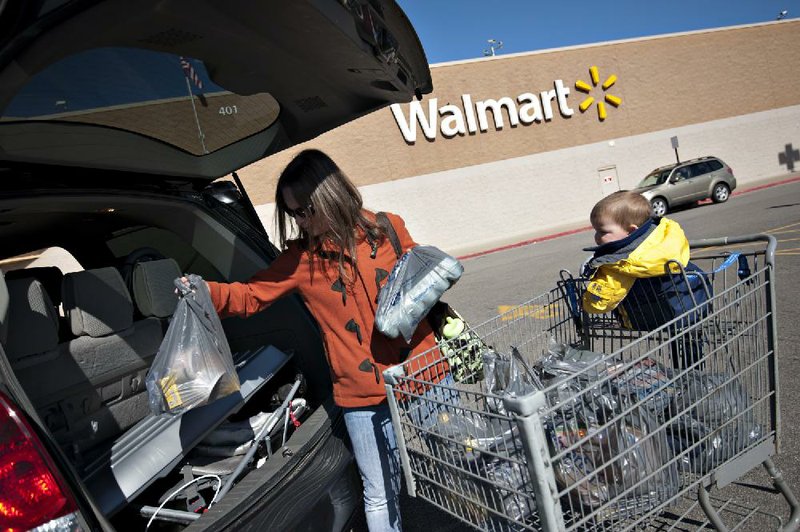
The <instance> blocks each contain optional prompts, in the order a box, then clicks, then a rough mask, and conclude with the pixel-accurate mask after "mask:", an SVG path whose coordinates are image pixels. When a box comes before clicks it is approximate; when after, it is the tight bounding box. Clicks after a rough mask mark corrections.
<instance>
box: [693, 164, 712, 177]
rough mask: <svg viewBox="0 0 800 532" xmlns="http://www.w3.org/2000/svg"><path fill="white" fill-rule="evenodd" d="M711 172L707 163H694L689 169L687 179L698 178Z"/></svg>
mask: <svg viewBox="0 0 800 532" xmlns="http://www.w3.org/2000/svg"><path fill="white" fill-rule="evenodd" d="M710 172H711V168H710V167H709V166H708V163H707V162H705V161H703V162H701V163H694V164H693V165H691V166H690V167H689V177H699V176H702V175H705V174H708V173H710Z"/></svg>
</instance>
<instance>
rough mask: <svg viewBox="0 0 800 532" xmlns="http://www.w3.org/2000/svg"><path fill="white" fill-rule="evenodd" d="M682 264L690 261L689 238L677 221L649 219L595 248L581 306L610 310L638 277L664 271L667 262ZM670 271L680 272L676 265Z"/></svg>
mask: <svg viewBox="0 0 800 532" xmlns="http://www.w3.org/2000/svg"><path fill="white" fill-rule="evenodd" d="M670 260H675V261H677V262H680V264H681V266H683V267H684V268H685V267H686V265H687V264H688V263H689V241H688V240H687V239H686V235H685V234H684V232H683V229H681V226H680V225H679V224H678V222H675V221H673V220H670V219H668V218H661V220H660V221H659V222H658V223H657V224H656V223H655V222H654V221H648V223H647V224H644V225H643V226H642V227H640V228H639V229H637V230H636V231H634V232H633V233H631V234H630V235H629V236H628V237H627V238H624V239H622V240H619V241H617V242H610V243H608V244H604V245H602V246H599V247H598V248H596V249H595V254H594V256H593V257H592V259H591V261H590V262H589V267H590V268H592V269H595V271H594V274H593V275H592V277H591V278H590V279H589V284H588V286H587V288H586V292H584V294H583V309H584V310H585V311H586V312H589V313H592V314H602V313H604V312H611V311H612V310H614V309H615V308H616V307H617V305H619V304H620V302H621V301H622V300H623V299H624V298H625V296H626V295H627V294H628V291H629V290H630V288H631V286H633V283H634V281H635V280H636V279H637V278H645V277H657V276H660V275H665V274H666V273H667V271H666V269H665V268H666V265H667V262H668V261H670ZM671 273H679V270H678V268H677V266H675V267H673V268H672V272H671Z"/></svg>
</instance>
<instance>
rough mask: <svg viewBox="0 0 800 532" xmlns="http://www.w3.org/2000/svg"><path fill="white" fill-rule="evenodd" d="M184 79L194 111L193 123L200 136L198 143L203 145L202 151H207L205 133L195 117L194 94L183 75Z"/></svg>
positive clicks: (187, 79)
mask: <svg viewBox="0 0 800 532" xmlns="http://www.w3.org/2000/svg"><path fill="white" fill-rule="evenodd" d="M184 79H185V80H186V90H187V91H189V100H191V102H192V112H193V113H194V123H195V124H197V136H198V137H199V138H200V145H201V146H203V153H208V150H207V149H206V141H205V137H206V136H205V135H204V134H203V129H202V128H201V127H200V119H199V118H198V117H197V107H196V106H195V105H194V94H193V93H192V86H191V84H189V78H187V77H186V76H184Z"/></svg>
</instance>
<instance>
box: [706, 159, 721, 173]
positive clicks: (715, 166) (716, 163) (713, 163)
mask: <svg viewBox="0 0 800 532" xmlns="http://www.w3.org/2000/svg"><path fill="white" fill-rule="evenodd" d="M708 165H709V166H710V167H711V171H712V172H716V171H717V170H719V169H720V168H722V163H721V162H719V161H718V160H716V159H711V160H710V161H708Z"/></svg>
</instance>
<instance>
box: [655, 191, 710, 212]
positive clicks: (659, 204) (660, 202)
mask: <svg viewBox="0 0 800 532" xmlns="http://www.w3.org/2000/svg"><path fill="white" fill-rule="evenodd" d="M714 192H716V189H714ZM650 205H651V206H652V207H653V216H664V215H665V214H667V208H668V207H667V200H665V199H664V198H653V199H652V200H650Z"/></svg>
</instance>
